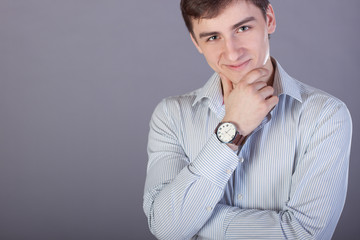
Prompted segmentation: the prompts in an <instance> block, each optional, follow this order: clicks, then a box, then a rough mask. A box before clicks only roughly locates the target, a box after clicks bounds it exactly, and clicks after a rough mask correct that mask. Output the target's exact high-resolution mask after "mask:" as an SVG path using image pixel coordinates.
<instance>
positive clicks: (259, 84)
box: [252, 81, 267, 91]
mask: <svg viewBox="0 0 360 240" xmlns="http://www.w3.org/2000/svg"><path fill="white" fill-rule="evenodd" d="M252 85H253V87H254V88H255V90H256V91H259V90H260V89H263V88H264V87H266V86H267V84H266V82H263V81H258V82H254V83H253V84H252Z"/></svg>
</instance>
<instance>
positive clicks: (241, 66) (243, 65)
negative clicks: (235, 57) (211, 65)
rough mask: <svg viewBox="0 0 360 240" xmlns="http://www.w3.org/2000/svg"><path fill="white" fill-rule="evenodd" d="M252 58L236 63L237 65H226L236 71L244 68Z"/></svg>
mask: <svg viewBox="0 0 360 240" xmlns="http://www.w3.org/2000/svg"><path fill="white" fill-rule="evenodd" d="M250 61H251V60H247V61H245V62H242V63H240V64H236V65H226V66H227V67H228V68H230V69H231V70H235V71H241V70H243V69H244V68H245V67H246V66H247V65H248V64H249V62H250Z"/></svg>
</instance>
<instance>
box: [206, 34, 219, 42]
mask: <svg viewBox="0 0 360 240" xmlns="http://www.w3.org/2000/svg"><path fill="white" fill-rule="evenodd" d="M216 39H218V36H216V35H214V36H211V37H209V38H208V39H207V42H211V41H215V40H216Z"/></svg>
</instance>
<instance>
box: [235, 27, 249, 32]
mask: <svg viewBox="0 0 360 240" xmlns="http://www.w3.org/2000/svg"><path fill="white" fill-rule="evenodd" d="M249 29H250V27H249V26H242V27H239V28H238V30H237V32H245V31H247V30H249Z"/></svg>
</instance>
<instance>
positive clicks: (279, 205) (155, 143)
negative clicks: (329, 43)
mask: <svg viewBox="0 0 360 240" xmlns="http://www.w3.org/2000/svg"><path fill="white" fill-rule="evenodd" d="M273 62H274V64H275V77H274V85H273V86H274V89H275V94H276V95H278V96H279V103H278V104H277V106H276V107H275V108H274V109H273V110H272V111H271V112H270V113H269V114H268V115H267V117H266V118H265V119H264V120H263V122H262V123H261V124H260V126H259V127H257V128H256V129H255V130H254V131H253V133H252V134H251V135H250V136H249V138H248V139H247V141H246V143H245V145H244V146H243V148H242V150H241V152H240V153H239V155H238V156H237V155H236V152H234V151H232V150H231V149H230V148H229V147H228V146H227V145H225V144H222V143H220V142H219V140H218V139H217V137H216V136H215V134H214V129H215V128H216V126H217V124H218V123H219V122H220V121H221V120H222V119H223V117H224V114H225V108H224V105H223V96H222V92H221V83H220V79H219V76H218V75H217V74H216V73H215V74H214V75H213V76H212V77H211V78H210V79H209V81H208V82H207V83H206V84H205V85H204V86H203V87H202V88H201V89H198V90H196V91H193V92H191V93H188V94H185V95H182V96H177V97H170V98H167V99H164V100H163V101H161V102H160V103H159V105H158V106H157V107H156V109H155V111H154V113H153V116H152V119H151V122H150V133H149V141H148V155H149V162H148V168H147V177H146V183H145V190H144V205H143V207H144V211H145V214H146V216H147V218H148V224H149V228H150V230H151V232H152V233H153V234H154V235H155V236H156V237H157V238H158V239H171V240H175V239H191V238H193V239H330V238H331V236H332V234H333V232H334V230H335V227H336V224H337V222H338V220H339V217H340V214H341V212H342V209H343V206H344V203H345V197H346V191H347V179H348V166H349V154H350V145H351V135H352V122H351V117H350V114H349V111H348V109H347V108H346V106H345V104H344V103H342V102H341V101H340V100H338V99H336V98H334V97H332V96H330V95H329V94H327V93H325V92H322V91H320V90H318V89H315V88H312V87H310V86H307V85H305V84H303V83H301V82H299V81H297V80H295V79H293V78H292V77H290V76H289V75H288V74H287V73H286V72H285V71H284V70H283V69H282V68H281V66H280V65H279V64H278V63H277V62H276V61H275V60H274V61H273Z"/></svg>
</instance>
